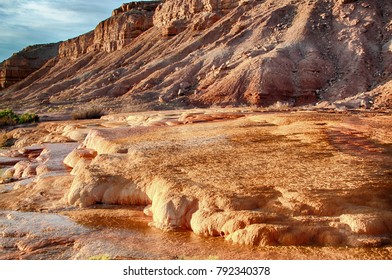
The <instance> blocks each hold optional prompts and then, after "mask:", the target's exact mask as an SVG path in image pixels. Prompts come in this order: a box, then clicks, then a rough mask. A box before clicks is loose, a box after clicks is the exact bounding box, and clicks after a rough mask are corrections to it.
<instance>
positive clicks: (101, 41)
mask: <svg viewBox="0 0 392 280" xmlns="http://www.w3.org/2000/svg"><path fill="white" fill-rule="evenodd" d="M159 3H160V2H159V1H157V2H133V3H129V4H123V5H122V6H121V7H120V8H118V9H116V10H114V11H113V13H112V17H110V18H108V19H107V20H104V21H102V22H100V23H99V24H98V25H97V27H96V28H95V30H93V31H91V32H89V33H86V34H84V35H81V36H78V37H76V38H73V39H70V40H68V41H66V42H63V43H61V45H60V50H59V57H60V58H65V57H70V58H77V57H79V56H81V55H83V54H86V53H88V52H94V51H105V52H113V51H116V50H119V49H122V48H123V47H124V46H126V45H128V44H129V43H130V42H131V41H132V39H134V38H136V37H137V36H139V35H140V34H141V33H143V32H144V31H146V30H147V29H149V28H151V27H152V26H153V21H152V18H153V15H154V10H155V8H156V7H157V6H158V5H159Z"/></svg>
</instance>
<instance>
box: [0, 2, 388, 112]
mask: <svg viewBox="0 0 392 280" xmlns="http://www.w3.org/2000/svg"><path fill="white" fill-rule="evenodd" d="M391 14H392V10H391V7H390V5H389V3H388V1H386V0H377V1H349V2H347V3H346V2H344V3H343V2H342V1H323V0H318V1H312V2H303V1H291V0H284V1H272V0H271V1H270V0H268V1H201V0H192V1H191V0H187V1H179V0H168V1H165V2H163V3H159V2H140V3H135V4H132V3H131V4H125V5H123V6H122V7H120V8H119V9H116V10H115V11H114V12H113V16H112V17H110V18H109V19H107V20H105V21H103V22H101V23H100V24H98V26H97V28H96V29H95V30H93V31H91V32H90V33H87V34H84V35H82V36H79V37H77V38H74V39H71V40H69V41H67V42H63V43H62V44H61V46H60V51H59V56H58V57H59V58H60V59H56V60H54V61H51V63H49V64H47V65H46V66H45V67H44V68H41V69H40V70H38V71H37V72H36V73H35V74H34V75H31V76H29V77H28V78H27V79H25V80H24V81H22V82H19V83H18V84H17V85H15V86H13V87H12V89H11V88H10V89H7V90H3V91H2V97H3V101H4V102H3V103H2V104H4V106H8V107H10V106H11V105H16V104H17V105H18V106H19V107H23V106H26V104H27V101H28V102H29V106H30V107H33V108H37V107H39V106H40V105H42V104H45V105H46V107H45V108H48V107H50V106H60V107H61V106H64V107H67V108H68V107H69V108H70V107H72V106H75V105H81V104H84V103H85V102H93V101H94V102H100V103H102V104H106V105H108V106H110V107H111V106H115V107H116V108H119V107H123V108H127V107H132V108H134V109H138V110H141V109H143V108H144V109H145V108H149V109H151V108H153V109H156V108H178V107H182V108H184V107H189V106H210V105H221V106H227V105H242V104H248V105H251V104H252V105H257V106H270V105H273V104H277V103H278V102H280V103H278V104H284V105H285V106H288V107H290V106H302V105H304V104H317V103H321V102H323V101H325V102H326V103H327V104H328V103H334V102H336V101H344V102H343V103H340V104H338V105H337V106H338V107H339V106H346V107H348V108H354V109H358V108H361V107H365V108H381V107H387V108H388V107H390V106H389V105H390V98H389V96H390V94H389V91H387V92H386V89H388V87H387V85H388V82H390V80H391V77H392V76H391V73H392V72H391V61H392V52H391V47H390V46H391V39H390V38H391V36H392V25H391V16H390V15H391ZM38 80H39V82H38ZM386 87H387V88H386ZM347 98H354V99H353V100H346V99H347ZM31 102H33V104H31ZM39 108H41V110H45V109H42V106H41V107H39ZM61 108H63V107H61Z"/></svg>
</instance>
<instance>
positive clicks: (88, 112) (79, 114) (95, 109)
mask: <svg viewBox="0 0 392 280" xmlns="http://www.w3.org/2000/svg"><path fill="white" fill-rule="evenodd" d="M104 115H105V112H104V110H103V108H101V107H99V106H91V107H88V108H84V109H79V110H77V111H75V112H74V113H73V114H72V118H73V119H74V120H84V119H99V118H101V117H102V116H104Z"/></svg>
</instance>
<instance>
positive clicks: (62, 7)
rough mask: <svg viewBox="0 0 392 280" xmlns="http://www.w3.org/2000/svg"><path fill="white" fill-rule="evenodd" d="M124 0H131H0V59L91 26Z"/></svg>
mask: <svg viewBox="0 0 392 280" xmlns="http://www.w3.org/2000/svg"><path fill="white" fill-rule="evenodd" d="M124 2H131V0H119V1H118V0H100V1H86V0H0V62H1V61H3V60H5V59H7V58H9V57H10V56H11V55H12V54H13V53H15V52H18V51H20V50H22V49H23V48H25V47H27V46H29V45H35V44H45V43H55V42H59V41H64V40H67V39H70V38H74V37H76V36H78V35H81V34H84V33H86V32H88V31H90V30H93V29H94V28H95V26H96V25H97V24H98V23H99V22H100V21H102V20H104V19H106V18H108V17H110V16H111V13H112V10H114V9H115V8H118V7H120V6H121V4H122V3H124Z"/></svg>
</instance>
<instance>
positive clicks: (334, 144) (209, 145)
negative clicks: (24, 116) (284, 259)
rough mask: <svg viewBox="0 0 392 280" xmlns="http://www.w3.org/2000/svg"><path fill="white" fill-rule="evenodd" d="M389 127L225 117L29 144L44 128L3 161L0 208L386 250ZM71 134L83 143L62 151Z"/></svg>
mask: <svg viewBox="0 0 392 280" xmlns="http://www.w3.org/2000/svg"><path fill="white" fill-rule="evenodd" d="M390 121H391V119H390V117H389V116H387V115H376V114H373V115H368V116H367V115H363V116H360V115H358V116H357V115H350V114H348V115H346V114H329V113H316V112H292V113H280V114H276V113H275V114H271V113H255V112H253V113H251V112H250V111H247V110H244V111H243V112H241V111H240V110H233V109H232V110H229V109H226V110H208V111H201V110H193V111H183V112H166V113H165V112H147V113H140V114H120V115H110V116H107V117H104V118H102V119H101V120H99V121H95V123H92V122H93V121H86V122H84V124H83V123H79V124H72V123H69V122H67V123H63V124H50V123H49V124H45V125H44V124H42V125H40V126H39V127H38V129H37V131H36V132H37V133H36V134H37V135H40V133H38V131H43V129H44V128H45V130H46V133H47V135H46V136H45V139H53V141H52V142H60V143H52V144H42V145H41V146H32V147H26V148H24V149H19V150H18V151H13V152H12V151H10V152H8V153H7V154H4V155H3V156H8V157H11V158H18V159H19V162H18V163H17V164H16V165H15V166H14V167H13V168H11V169H9V170H8V171H7V172H6V173H5V175H4V177H5V178H10V179H11V180H10V183H9V184H11V185H8V187H7V188H4V192H5V193H4V194H3V195H2V196H0V206H1V207H3V208H4V207H5V208H7V209H11V210H16V209H23V210H28V211H36V210H39V209H47V210H49V211H59V210H60V209H63V208H64V207H68V206H67V205H69V206H78V207H91V206H93V205H95V204H97V203H98V204H108V205H110V204H119V205H128V206H129V205H133V206H142V207H144V213H145V215H147V216H151V218H152V221H151V223H150V225H151V226H154V227H157V228H160V229H162V230H178V229H183V230H191V231H193V232H194V233H196V234H198V235H203V236H211V237H213V236H221V237H224V238H225V239H226V240H228V241H231V242H234V243H238V244H247V245H256V246H270V245H286V246H291V245H323V246H354V247H374V246H376V247H377V246H384V245H389V244H391V242H392V240H391V238H392V236H391V233H392V211H391V209H392V208H391V201H392V200H391V199H392V197H391V192H390V190H391V187H392V177H391V166H392V162H391V158H392V157H391V150H390V145H391V142H392V141H391V139H392V138H391V137H392V136H391V133H390V132H391V131H392V130H391V125H390ZM86 125H88V126H89V127H90V129H89V132H88V133H87V135H86V134H85V133H86ZM92 125H93V126H92ZM70 130H74V131H77V130H80V131H81V134H80V135H85V138H84V140H79V143H64V140H63V138H62V137H68V136H67V135H69V131H70ZM48 131H50V133H49V135H48ZM43 136H44V135H43V134H42V136H41V138H39V139H36V142H40V141H42V140H43V139H44V138H43ZM60 136H61V137H60ZM15 137H16V133H15ZM21 137H22V138H23V136H21ZM78 138H79V139H82V137H80V136H78ZM40 139H41V140H40ZM18 141H19V143H22V142H23V141H21V139H19V140H18ZM69 141H72V140H71V139H69ZM75 148H76V149H75ZM23 158H26V159H25V160H23ZM3 161H4V162H10V161H9V160H8V161H6V160H5V159H4V158H3ZM59 161H63V162H64V164H65V165H61V164H59ZM7 164H10V163H7ZM65 166H67V167H65ZM14 180H17V182H15V183H12V181H14ZM10 186H11V187H10ZM10 188H11V189H10ZM15 193H16V194H18V196H17V198H16V199H15V197H14V199H12V200H11V199H9V197H12V196H15Z"/></svg>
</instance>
